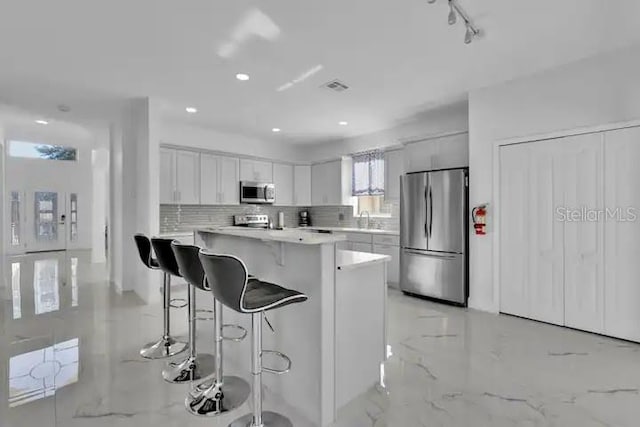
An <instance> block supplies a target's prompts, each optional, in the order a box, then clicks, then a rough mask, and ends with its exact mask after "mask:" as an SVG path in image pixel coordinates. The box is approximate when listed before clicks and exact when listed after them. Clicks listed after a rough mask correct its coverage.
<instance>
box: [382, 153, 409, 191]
mask: <svg viewBox="0 0 640 427" xmlns="http://www.w3.org/2000/svg"><path fill="white" fill-rule="evenodd" d="M403 173H404V153H403V151H402V150H394V151H387V152H386V153H385V154H384V199H385V201H387V202H393V201H399V200H400V176H401V175H402V174H403Z"/></svg>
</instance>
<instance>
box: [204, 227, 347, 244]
mask: <svg viewBox="0 0 640 427" xmlns="http://www.w3.org/2000/svg"><path fill="white" fill-rule="evenodd" d="M197 231H198V232H201V233H212V234H221V235H225V236H237V237H245V238H249V239H258V240H265V241H274V242H284V243H296V244H300V245H321V244H324V243H336V242H342V241H344V240H346V236H344V235H340V234H325V233H315V232H313V231H311V230H302V229H299V228H286V229H284V230H270V229H261V228H248V227H212V228H199V229H198V230H197Z"/></svg>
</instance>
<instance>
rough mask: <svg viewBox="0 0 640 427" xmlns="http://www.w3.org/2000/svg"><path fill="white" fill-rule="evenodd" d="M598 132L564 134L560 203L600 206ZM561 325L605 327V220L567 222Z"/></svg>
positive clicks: (597, 329)
mask: <svg viewBox="0 0 640 427" xmlns="http://www.w3.org/2000/svg"><path fill="white" fill-rule="evenodd" d="M602 138H603V135H602V134H590V135H581V136H574V137H570V138H563V140H562V144H561V146H562V148H563V149H564V150H565V156H564V161H563V162H562V163H563V166H562V170H563V172H564V176H563V180H564V185H563V187H564V202H563V203H562V206H566V207H569V208H572V209H576V208H581V207H588V208H589V209H590V210H592V211H602V210H603V209H604V200H603V197H604V195H603V191H604V177H603V171H604V168H603V166H604V165H603V146H602ZM564 236H565V240H564V264H565V268H564V274H565V286H564V300H565V314H564V319H565V325H567V326H570V327H572V328H577V329H584V330H587V331H591V332H598V333H602V332H603V329H604V301H605V297H604V220H594V221H591V220H588V219H587V220H581V221H565V224H564Z"/></svg>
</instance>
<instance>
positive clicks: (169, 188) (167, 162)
mask: <svg viewBox="0 0 640 427" xmlns="http://www.w3.org/2000/svg"><path fill="white" fill-rule="evenodd" d="M159 173H160V203H162V204H168V203H175V202H176V198H177V197H176V150H171V149H169V148H160V171H159Z"/></svg>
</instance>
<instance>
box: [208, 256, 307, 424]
mask: <svg viewBox="0 0 640 427" xmlns="http://www.w3.org/2000/svg"><path fill="white" fill-rule="evenodd" d="M200 261H201V262H202V267H203V269H204V271H205V275H206V277H207V280H208V282H209V284H210V287H211V291H212V292H213V296H214V297H215V298H216V300H218V301H220V302H221V303H222V304H224V305H225V306H227V307H228V308H230V309H232V310H235V311H237V312H239V313H247V314H251V326H252V328H251V336H252V345H251V362H252V369H251V375H252V377H253V413H251V414H247V415H244V416H242V417H240V418H238V419H236V420H235V421H233V422H232V423H231V424H230V425H229V427H293V424H291V421H290V420H289V419H288V418H287V417H285V416H283V415H281V414H278V413H275V412H269V411H264V412H263V411H262V372H263V371H266V372H271V373H285V372H288V371H289V369H290V368H291V360H289V358H288V357H286V356H285V355H284V354H282V353H278V352H273V351H267V350H263V349H262V317H263V316H264V313H265V312H266V311H268V310H274V309H276V308H281V307H284V306H286V305H289V304H295V303H299V302H304V301H306V300H307V296H306V295H304V294H302V293H300V292H297V291H294V290H291V289H286V288H283V287H282V286H278V285H276V284H273V283H268V282H263V281H261V280H258V279H256V278H249V275H248V273H247V267H246V266H245V264H244V262H242V260H241V259H240V258H237V257H235V256H233V255H216V254H213V253H210V252H207V251H204V250H201V251H200ZM267 352H269V353H275V354H277V355H279V356H281V357H283V358H285V359H286V360H287V361H288V365H289V366H288V367H287V369H285V370H283V371H276V370H274V369H268V368H263V366H262V356H263V354H264V353H267Z"/></svg>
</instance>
